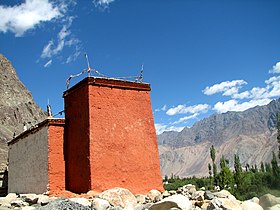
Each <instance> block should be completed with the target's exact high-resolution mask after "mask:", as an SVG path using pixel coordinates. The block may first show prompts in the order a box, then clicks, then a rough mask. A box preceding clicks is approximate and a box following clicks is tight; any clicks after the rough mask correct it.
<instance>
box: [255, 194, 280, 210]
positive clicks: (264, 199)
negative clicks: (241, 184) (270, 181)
mask: <svg viewBox="0 0 280 210" xmlns="http://www.w3.org/2000/svg"><path fill="white" fill-rule="evenodd" d="M259 204H260V205H261V206H262V207H263V208H264V209H267V208H268V207H272V206H275V205H277V204H280V198H278V197H275V196H274V195H271V194H265V195H263V196H261V197H260V202H259Z"/></svg>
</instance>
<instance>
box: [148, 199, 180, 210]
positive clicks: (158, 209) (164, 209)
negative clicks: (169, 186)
mask: <svg viewBox="0 0 280 210" xmlns="http://www.w3.org/2000/svg"><path fill="white" fill-rule="evenodd" d="M175 207H176V208H177V207H178V205H177V204H176V203H175V202H173V201H164V200H162V201H160V202H158V203H155V204H153V205H152V206H151V207H150V208H149V210H169V209H171V208H175Z"/></svg>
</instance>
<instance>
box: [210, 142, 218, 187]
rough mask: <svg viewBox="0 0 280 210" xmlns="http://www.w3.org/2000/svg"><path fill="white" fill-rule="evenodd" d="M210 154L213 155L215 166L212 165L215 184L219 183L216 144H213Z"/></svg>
mask: <svg viewBox="0 0 280 210" xmlns="http://www.w3.org/2000/svg"><path fill="white" fill-rule="evenodd" d="M210 156H211V160H212V166H213V167H212V169H213V184H214V185H217V184H218V179H217V175H218V172H217V166H216V164H215V159H216V150H215V147H214V145H212V146H211V147H210Z"/></svg>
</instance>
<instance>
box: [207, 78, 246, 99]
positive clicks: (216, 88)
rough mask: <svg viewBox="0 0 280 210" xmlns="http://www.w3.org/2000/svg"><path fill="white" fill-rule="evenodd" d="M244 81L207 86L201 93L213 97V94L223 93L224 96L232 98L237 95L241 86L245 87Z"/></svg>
mask: <svg viewBox="0 0 280 210" xmlns="http://www.w3.org/2000/svg"><path fill="white" fill-rule="evenodd" d="M246 84H247V82H246V81H244V80H233V81H225V82H222V83H219V84H215V85H213V86H210V87H209V86H207V87H206V88H205V89H204V90H203V91H202V92H203V93H204V94H206V95H213V94H215V93H221V92H223V95H224V96H232V95H234V94H237V93H238V91H239V89H240V88H241V87H242V85H246Z"/></svg>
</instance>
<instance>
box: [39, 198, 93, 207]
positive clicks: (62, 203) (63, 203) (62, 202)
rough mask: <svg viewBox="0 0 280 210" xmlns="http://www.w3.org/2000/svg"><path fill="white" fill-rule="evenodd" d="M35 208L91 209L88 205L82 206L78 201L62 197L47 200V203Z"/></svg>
mask: <svg viewBox="0 0 280 210" xmlns="http://www.w3.org/2000/svg"><path fill="white" fill-rule="evenodd" d="M37 209H38V210H65V209H68V210H74V209H79V210H91V208H90V207H88V206H83V205H81V204H79V203H76V202H73V201H70V200H69V199H63V198H59V199H56V200H53V201H51V202H49V203H48V204H47V205H45V206H41V207H39V208H37Z"/></svg>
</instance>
